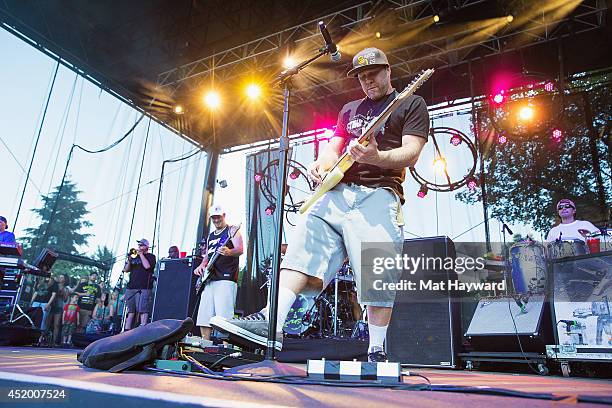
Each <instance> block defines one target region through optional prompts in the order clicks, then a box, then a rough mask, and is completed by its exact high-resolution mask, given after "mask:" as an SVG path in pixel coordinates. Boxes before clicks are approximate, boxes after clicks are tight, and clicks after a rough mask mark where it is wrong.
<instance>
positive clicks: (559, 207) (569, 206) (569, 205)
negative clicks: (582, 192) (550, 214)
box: [557, 204, 576, 211]
mask: <svg viewBox="0 0 612 408" xmlns="http://www.w3.org/2000/svg"><path fill="white" fill-rule="evenodd" d="M564 208H573V209H574V210H575V209H576V208H575V207H574V206H573V205H571V204H565V205H560V206H558V207H557V211H559V210H562V209H564Z"/></svg>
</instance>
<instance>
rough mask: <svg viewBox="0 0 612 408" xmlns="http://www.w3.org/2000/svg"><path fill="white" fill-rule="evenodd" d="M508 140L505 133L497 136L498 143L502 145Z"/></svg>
mask: <svg viewBox="0 0 612 408" xmlns="http://www.w3.org/2000/svg"><path fill="white" fill-rule="evenodd" d="M507 141H508V137H507V136H506V135H504V134H503V133H501V134H500V135H499V136H497V143H498V144H500V145H504V144H506V142H507Z"/></svg>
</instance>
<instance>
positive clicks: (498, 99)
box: [492, 90, 506, 105]
mask: <svg viewBox="0 0 612 408" xmlns="http://www.w3.org/2000/svg"><path fill="white" fill-rule="evenodd" d="M492 99H493V102H494V103H495V104H497V105H501V104H502V103H504V101H505V100H506V95H504V91H503V90H501V91H499V92H497V93H496V94H495V95H493V98H492Z"/></svg>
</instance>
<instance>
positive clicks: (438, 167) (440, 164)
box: [433, 156, 446, 174]
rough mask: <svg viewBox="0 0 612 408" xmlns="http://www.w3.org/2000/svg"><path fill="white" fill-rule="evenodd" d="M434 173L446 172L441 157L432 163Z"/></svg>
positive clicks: (444, 162) (444, 160) (444, 161)
mask: <svg viewBox="0 0 612 408" xmlns="http://www.w3.org/2000/svg"><path fill="white" fill-rule="evenodd" d="M433 167H434V171H435V172H436V173H441V174H443V173H444V172H445V171H446V159H445V158H444V157H442V156H438V157H436V158H435V160H434V162H433Z"/></svg>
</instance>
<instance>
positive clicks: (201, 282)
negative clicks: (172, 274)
mask: <svg viewBox="0 0 612 408" xmlns="http://www.w3.org/2000/svg"><path fill="white" fill-rule="evenodd" d="M241 225H242V223H240V224H238V225H236V226H235V227H233V228H234V230H233V231H232V227H229V228H230V234H229V235H228V236H227V239H226V240H225V241H223V243H222V244H221V245H220V246H219V248H221V247H224V246H225V244H227V243H228V241H230V240H231V239H232V238H234V237H235V236H236V233H237V232H238V230H239V229H240V226H241ZM220 256H221V254H220V253H219V252H217V251H215V253H214V254H213V256H211V257H210V259H209V260H208V265H206V268H204V271H203V272H202V275H201V276H200V277H198V280H197V281H196V284H195V292H196V296H200V293H202V290H204V286H206V284H207V283H208V281H209V280H210V278H211V276H212V269H213V266H214V265H215V262H216V261H217V259H218V258H219V257H220Z"/></svg>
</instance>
